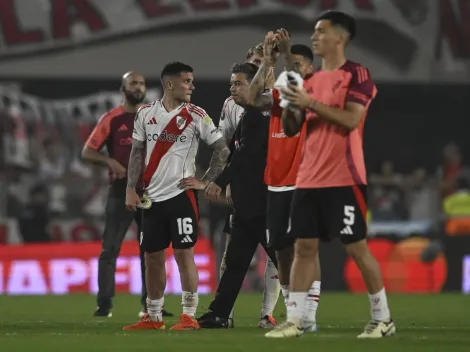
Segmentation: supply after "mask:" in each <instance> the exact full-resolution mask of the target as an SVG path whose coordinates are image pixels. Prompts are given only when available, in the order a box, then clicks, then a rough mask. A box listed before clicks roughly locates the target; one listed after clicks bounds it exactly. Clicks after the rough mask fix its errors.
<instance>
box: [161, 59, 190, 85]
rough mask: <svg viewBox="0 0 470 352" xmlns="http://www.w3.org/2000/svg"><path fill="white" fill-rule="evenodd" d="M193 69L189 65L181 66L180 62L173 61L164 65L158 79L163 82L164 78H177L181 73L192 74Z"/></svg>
mask: <svg viewBox="0 0 470 352" xmlns="http://www.w3.org/2000/svg"><path fill="white" fill-rule="evenodd" d="M193 71H194V70H193V68H192V67H191V66H189V65H186V64H183V63H182V62H178V61H174V62H170V63H169V64H166V65H165V67H163V70H162V73H161V74H160V79H161V80H162V81H163V78H164V77H165V76H179V75H180V74H181V73H183V72H193Z"/></svg>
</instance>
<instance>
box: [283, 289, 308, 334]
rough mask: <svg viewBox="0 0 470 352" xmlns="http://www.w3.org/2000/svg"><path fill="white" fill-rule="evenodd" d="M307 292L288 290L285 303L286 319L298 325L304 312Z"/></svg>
mask: <svg viewBox="0 0 470 352" xmlns="http://www.w3.org/2000/svg"><path fill="white" fill-rule="evenodd" d="M306 301H307V292H290V293H289V303H288V304H287V321H289V322H291V323H294V324H295V325H296V326H297V327H300V322H301V320H302V317H303V316H304V314H305V303H306Z"/></svg>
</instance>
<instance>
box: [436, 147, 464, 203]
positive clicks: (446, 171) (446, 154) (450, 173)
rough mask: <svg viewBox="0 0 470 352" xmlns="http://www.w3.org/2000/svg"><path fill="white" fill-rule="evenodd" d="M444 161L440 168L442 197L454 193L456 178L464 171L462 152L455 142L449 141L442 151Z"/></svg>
mask: <svg viewBox="0 0 470 352" xmlns="http://www.w3.org/2000/svg"><path fill="white" fill-rule="evenodd" d="M442 157H443V163H442V165H441V167H440V168H439V169H438V179H439V186H440V190H441V197H442V198H444V197H446V196H448V195H449V194H452V193H453V192H454V191H455V189H456V179H457V177H458V176H459V175H460V174H461V173H462V172H463V170H464V166H463V164H462V154H461V152H460V148H459V147H458V146H457V144H455V143H449V144H448V145H446V146H445V147H444V149H443V151H442Z"/></svg>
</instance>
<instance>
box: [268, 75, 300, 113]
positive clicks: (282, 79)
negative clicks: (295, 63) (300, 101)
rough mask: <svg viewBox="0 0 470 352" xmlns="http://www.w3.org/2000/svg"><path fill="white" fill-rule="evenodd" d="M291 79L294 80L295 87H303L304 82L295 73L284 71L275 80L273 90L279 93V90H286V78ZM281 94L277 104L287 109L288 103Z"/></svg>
mask: <svg viewBox="0 0 470 352" xmlns="http://www.w3.org/2000/svg"><path fill="white" fill-rule="evenodd" d="M288 75H289V76H290V77H292V78H293V79H294V80H295V83H296V85H297V87H302V86H303V85H304V80H303V78H302V77H300V75H299V74H298V73H297V72H294V71H289V72H287V71H284V72H282V73H281V74H280V75H279V77H278V78H277V80H276V82H275V83H274V88H276V89H277V90H279V91H280V89H281V88H287V84H288V83H289V80H288V79H287V76H288ZM280 93H281V102H280V103H279V106H280V107H281V108H283V109H285V108H287V106H289V101H287V100H286V99H284V98H283V96H282V92H280Z"/></svg>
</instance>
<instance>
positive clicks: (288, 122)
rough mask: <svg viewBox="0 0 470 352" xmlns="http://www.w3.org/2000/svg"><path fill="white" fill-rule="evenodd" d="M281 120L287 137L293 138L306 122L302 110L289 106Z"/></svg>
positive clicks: (283, 112)
mask: <svg viewBox="0 0 470 352" xmlns="http://www.w3.org/2000/svg"><path fill="white" fill-rule="evenodd" d="M281 120H282V128H283V129H284V133H285V134H286V136H288V137H293V136H295V135H296V134H297V133H298V132H299V131H300V129H301V128H302V125H303V123H304V121H305V115H304V114H303V113H302V111H301V110H299V109H297V108H295V107H291V106H288V107H287V108H286V109H284V110H283V111H282V116H281Z"/></svg>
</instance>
